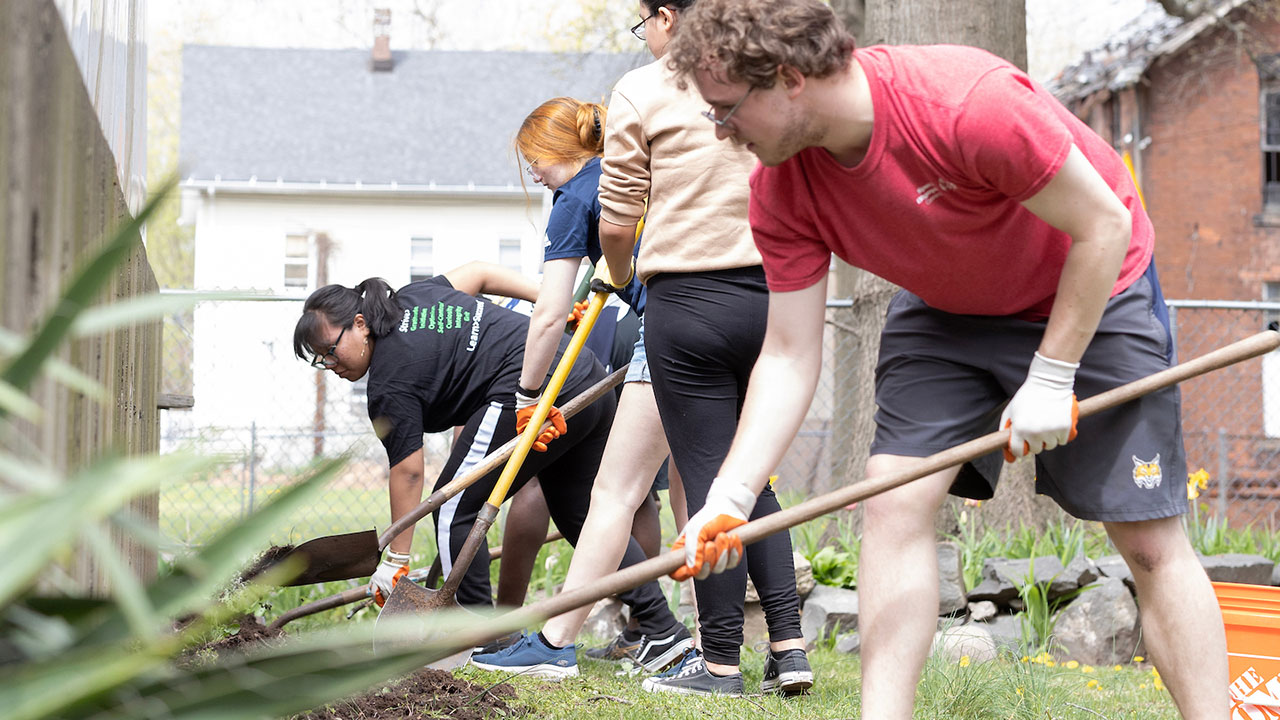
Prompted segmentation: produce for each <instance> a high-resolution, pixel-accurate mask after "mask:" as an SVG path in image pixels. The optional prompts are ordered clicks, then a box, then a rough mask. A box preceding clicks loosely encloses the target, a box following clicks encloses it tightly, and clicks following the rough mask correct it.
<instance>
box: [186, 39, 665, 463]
mask: <svg viewBox="0 0 1280 720" xmlns="http://www.w3.org/2000/svg"><path fill="white" fill-rule="evenodd" d="M376 52H377V51H375V56H372V57H371V55H370V54H369V53H368V52H365V51H361V50H313V49H261V48H239V47H212V46H187V47H186V48H185V49H184V53H183V96H182V135H181V150H180V167H181V172H182V175H183V177H184V180H183V182H182V203H183V209H182V214H183V218H184V220H185V221H186V222H191V223H194V225H195V287H196V289H197V290H215V289H216V290H241V291H252V292H256V293H265V294H271V295H273V296H277V297H280V296H283V297H288V298H295V299H296V300H294V301H292V302H282V301H278V300H277V301H273V302H268V301H263V302H216V303H203V304H201V305H200V306H199V307H198V308H197V310H196V313H195V327H194V331H193V333H192V338H193V340H192V342H193V351H194V388H193V392H194V397H195V407H194V408H193V410H192V411H191V413H190V414H184V415H183V416H181V417H174V418H170V422H171V423H181V424H182V425H183V426H184V427H186V428H188V429H189V431H190V432H195V431H196V429H198V431H199V433H200V434H202V435H203V436H205V437H206V438H209V437H211V436H214V435H217V436H218V437H220V438H221V439H222V441H223V442H224V443H230V445H229V446H227V449H228V450H229V451H236V452H239V451H241V450H243V449H245V448H249V447H250V446H252V447H253V450H254V453H255V455H256V459H255V462H257V461H258V459H260V460H261V462H262V463H263V464H264V466H271V465H275V466H279V467H287V466H293V467H296V466H297V465H300V464H302V463H303V462H305V461H306V460H308V459H309V458H310V457H311V456H313V455H315V454H317V452H318V451H320V450H322V449H323V450H324V451H325V452H329V451H333V450H342V449H345V448H346V447H347V445H348V444H349V440H348V438H353V437H356V436H361V437H363V439H364V442H365V443H366V445H367V444H368V440H369V438H370V434H369V423H368V420H367V418H366V417H365V415H364V403H363V399H362V397H360V395H359V393H360V388H359V387H355V388H353V387H352V386H351V385H350V384H348V383H346V382H345V381H343V380H340V379H337V378H334V377H332V375H331V374H330V373H323V374H320V373H317V372H316V371H312V370H310V369H309V368H307V367H306V365H305V364H304V363H303V362H301V361H299V360H298V359H297V358H295V357H294V356H293V352H292V331H293V325H294V323H295V321H296V320H297V316H298V313H299V311H300V308H301V303H300V299H301V298H304V297H305V296H306V295H307V294H308V293H309V292H310V291H311V290H314V289H315V288H316V287H318V286H319V285H322V284H325V283H327V282H336V283H342V284H344V285H354V284H355V283H357V282H359V281H360V280H363V279H364V278H366V277H369V276H381V277H384V278H386V279H387V280H388V281H389V282H390V283H391V285H392V286H399V285H402V284H405V283H408V282H409V281H410V280H411V279H418V278H421V277H426V276H430V275H432V274H434V273H436V272H440V271H443V270H447V269H449V268H451V267H454V266H456V265H459V264H462V263H464V262H467V261H469V260H487V261H491V262H499V263H502V264H505V265H509V266H511V267H513V268H517V269H519V270H521V271H522V272H524V273H526V274H528V275H536V274H537V273H538V271H539V267H540V265H541V252H542V243H541V236H542V230H543V228H542V225H543V223H544V221H545V217H546V212H547V209H548V208H549V205H550V194H549V193H546V192H545V191H543V189H542V188H541V187H540V186H537V185H532V184H531V185H530V186H529V187H528V188H527V192H526V188H525V187H523V186H522V185H521V175H522V173H523V164H522V163H521V162H518V160H517V158H516V156H515V151H514V150H513V148H512V141H513V139H514V136H515V133H516V131H517V129H518V128H519V126H520V123H521V121H522V120H523V119H524V117H525V116H526V115H527V114H528V113H529V112H530V111H532V110H533V109H534V108H535V107H537V106H538V105H539V104H540V103H542V102H543V101H545V100H548V99H550V98H553V97H556V96H561V95H567V96H572V97H577V98H580V99H584V100H595V101H603V100H604V99H605V98H607V96H608V93H609V91H610V88H611V86H612V84H613V83H614V82H615V81H616V80H617V79H618V78H619V77H620V76H621V75H622V74H623V73H625V72H626V71H627V70H629V69H631V68H633V67H637V66H638V65H640V64H642V63H643V62H645V60H646V59H645V58H642V57H640V56H637V55H580V54H574V55H562V54H552V53H517V52H438V51H421V52H395V53H385V54H383V55H382V57H380V58H379V57H376ZM318 375H320V376H321V377H320V378H319V379H318V378H317V376H318ZM324 376H327V377H324ZM178 430H179V429H178V428H175V427H170V428H167V429H166V437H169V438H171V439H172V438H174V437H176V436H178V435H182V434H184V433H181V432H177V431H178ZM314 436H322V437H323V438H324V439H323V440H320V441H317V440H316V439H315V437H314ZM369 457H370V459H371V460H374V459H385V458H384V457H383V456H382V451H381V449H380V448H379V447H376V443H375V444H374V447H372V448H371V449H370V450H369Z"/></svg>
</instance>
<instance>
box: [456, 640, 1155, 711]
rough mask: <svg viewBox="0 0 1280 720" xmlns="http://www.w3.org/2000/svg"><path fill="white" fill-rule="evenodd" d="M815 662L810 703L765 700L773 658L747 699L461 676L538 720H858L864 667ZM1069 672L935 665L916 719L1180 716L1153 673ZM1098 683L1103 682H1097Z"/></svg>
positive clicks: (937, 661) (837, 660) (582, 680)
mask: <svg viewBox="0 0 1280 720" xmlns="http://www.w3.org/2000/svg"><path fill="white" fill-rule="evenodd" d="M810 659H811V661H812V663H813V666H814V671H815V673H816V675H817V682H816V684H815V686H814V688H813V690H812V691H811V692H810V693H809V694H808V695H805V696H802V697H793V698H782V697H775V696H763V695H759V694H758V688H759V686H760V668H761V665H762V664H763V661H764V660H763V656H762V655H760V654H758V653H755V652H751V651H749V650H745V649H744V650H743V655H742V663H743V670H744V678H745V680H746V686H747V689H748V692H749V693H752V694H751V695H749V696H748V697H746V698H739V699H733V698H694V697H685V696H675V695H654V694H650V693H646V692H644V691H643V690H641V689H640V679H639V678H638V677H617V676H615V675H614V671H615V668H614V666H607V665H600V664H595V663H587V662H580V663H579V669H580V670H581V671H582V675H581V676H580V677H578V678H573V679H568V680H563V681H560V682H558V683H556V682H547V681H542V680H537V679H533V678H523V677H512V676H510V675H509V674H504V673H490V672H484V671H481V670H477V669H475V668H473V667H471V666H467V667H465V668H463V669H461V670H458V671H456V674H457V675H458V676H459V677H463V678H465V679H467V680H470V681H472V682H475V683H477V684H480V685H483V686H489V685H492V684H495V683H498V682H502V681H506V682H509V683H510V684H511V685H513V686H514V687H515V688H516V690H517V693H518V696H517V699H516V701H515V702H514V704H515V705H517V706H520V705H522V706H524V707H525V709H526V710H528V712H529V713H530V714H531V715H532V716H534V717H538V718H556V719H564V720H569V719H576V718H583V719H585V718H601V717H606V718H611V717H618V718H625V719H626V720H650V719H652V720H659V719H665V718H708V717H712V718H716V719H717V720H731V719H734V718H760V717H777V718H858V717H860V716H861V715H860V709H859V702H860V692H861V680H860V662H859V659H858V657H857V656H856V655H844V654H841V653H837V652H835V651H833V650H827V649H823V648H819V649H817V650H815V651H814V652H813V653H812V654H811V655H810ZM1084 670H1085V668H1081V667H1076V668H1071V669H1068V668H1066V667H1064V666H1062V665H1056V666H1053V667H1049V666H1047V665H1044V664H1040V663H1034V662H1021V661H1020V659H1018V658H1013V657H1012V656H1005V657H1003V658H1001V659H999V660H996V661H994V662H990V663H983V664H970V665H965V666H962V665H961V664H959V663H953V662H947V661H944V660H942V659H941V658H937V657H935V658H931V659H930V661H929V662H928V663H927V664H926V666H925V671H924V674H923V676H922V678H921V682H920V685H919V686H918V688H917V692H916V710H915V717H917V718H928V719H929V720H933V719H935V718H947V719H948V720H968V719H971V718H972V719H974V720H978V719H981V720H986V719H988V718H989V719H991V720H997V719H1000V720H1003V719H1017V720H1022V719H1025V720H1045V719H1048V718H1052V719H1054V720H1086V719H1095V720H1096V718H1097V717H1099V715H1101V716H1103V717H1107V718H1113V719H1118V718H1136V719H1138V720H1157V719H1161V720H1163V719H1164V718H1177V717H1178V714H1177V711H1176V710H1175V708H1174V706H1173V701H1172V699H1171V698H1170V697H1169V694H1168V692H1167V691H1165V690H1163V689H1157V688H1156V687H1155V684H1154V678H1153V676H1152V675H1151V673H1150V671H1149V670H1147V669H1145V668H1143V667H1139V666H1123V667H1121V668H1120V669H1119V670H1117V669H1114V668H1096V669H1094V668H1088V670H1090V672H1085V671H1084ZM1090 681H1093V684H1092V685H1091V684H1090Z"/></svg>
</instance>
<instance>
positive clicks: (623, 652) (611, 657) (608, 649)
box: [582, 632, 644, 662]
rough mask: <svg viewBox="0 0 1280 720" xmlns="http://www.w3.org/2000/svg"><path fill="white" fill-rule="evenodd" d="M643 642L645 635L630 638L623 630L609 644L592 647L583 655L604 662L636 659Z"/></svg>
mask: <svg viewBox="0 0 1280 720" xmlns="http://www.w3.org/2000/svg"><path fill="white" fill-rule="evenodd" d="M643 644H644V636H643V635H641V636H640V637H639V638H637V639H635V640H630V639H628V638H627V637H626V633H625V632H621V633H618V636H617V637H615V638H614V639H613V640H612V641H610V643H609V644H608V645H605V646H604V647H599V648H590V649H588V650H587V651H586V652H584V653H582V656H583V657H585V658H586V659H588V660H600V661H603V662H619V661H626V660H634V659H635V657H636V653H638V652H640V646H641V645H643Z"/></svg>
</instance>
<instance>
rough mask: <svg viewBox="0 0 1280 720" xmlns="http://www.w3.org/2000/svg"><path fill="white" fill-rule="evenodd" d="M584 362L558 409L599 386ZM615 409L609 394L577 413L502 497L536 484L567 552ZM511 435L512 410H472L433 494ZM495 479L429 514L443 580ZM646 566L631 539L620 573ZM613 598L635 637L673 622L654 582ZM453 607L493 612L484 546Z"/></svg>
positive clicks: (583, 515) (597, 375) (597, 374)
mask: <svg viewBox="0 0 1280 720" xmlns="http://www.w3.org/2000/svg"><path fill="white" fill-rule="evenodd" d="M587 359H590V361H591V362H592V363H593V364H594V369H593V371H592V373H591V376H590V378H589V379H588V381H587V382H586V383H584V384H583V387H580V388H573V389H572V390H570V389H566V390H565V391H564V392H563V393H562V399H561V400H558V401H557V404H558V405H563V404H564V403H565V402H567V401H568V400H569V399H570V398H572V397H573V395H575V394H577V392H580V391H582V390H585V389H586V388H587V387H589V386H590V385H591V384H594V383H596V382H598V381H600V380H602V379H604V377H605V372H604V369H603V368H602V367H601V366H600V364H599V362H598V361H596V360H595V358H594V357H593V356H591V355H590V354H589V353H584V354H583V355H582V356H581V357H580V358H579V362H583V361H586V360H587ZM616 409H617V399H616V398H615V397H614V394H613V393H605V395H604V396H602V397H601V398H600V399H599V400H597V401H595V402H594V403H592V404H591V405H590V406H589V407H587V408H586V409H584V410H583V411H582V412H580V413H578V414H577V415H575V416H573V417H572V418H569V420H568V421H567V425H568V432H567V433H565V434H564V435H563V436H562V437H560V438H558V439H556V440H554V441H552V442H550V443H548V444H547V451H546V452H545V453H540V452H532V451H531V452H530V453H529V456H528V457H527V458H526V459H525V461H524V463H523V465H522V466H521V468H520V472H519V473H518V474H517V475H516V479H515V482H514V483H512V485H511V489H510V491H509V492H508V493H507V497H511V496H512V495H515V494H516V492H517V491H518V490H519V489H520V488H521V487H523V486H524V484H525V483H526V482H528V481H529V479H530V478H532V477H534V476H537V478H538V480H539V482H540V484H541V485H542V493H543V495H545V496H546V499H547V508H548V509H549V510H550V511H551V519H552V520H554V521H555V524H556V527H557V528H558V529H559V530H560V532H561V533H562V534H563V535H564V537H565V539H566V540H568V541H569V543H570V544H571V545H574V546H577V544H578V535H579V533H581V531H582V524H583V523H584V522H586V519H587V510H588V508H589V507H590V506H591V486H592V484H593V483H594V482H595V477H596V471H597V470H598V469H599V467H600V456H601V455H602V454H603V452H604V445H605V441H606V439H608V436H609V426H610V425H611V424H612V422H613V413H614V411H615V410H616ZM515 435H516V414H515V410H514V409H513V408H511V407H503V406H502V404H500V403H497V402H494V403H490V404H489V405H486V406H484V407H481V408H479V409H478V410H476V412H475V413H474V414H473V415H472V416H471V418H470V419H469V420H468V421H467V424H466V425H465V426H464V428H463V430H462V434H461V435H459V436H458V439H457V441H456V442H455V443H454V446H453V452H452V454H450V456H449V461H448V462H447V463H446V464H445V466H444V470H443V471H441V473H440V477H439V478H438V479H437V480H436V485H435V487H436V489H439V488H440V487H442V486H444V485H445V484H446V483H448V482H449V481H450V480H452V479H453V478H455V477H457V476H459V475H462V474H464V473H466V472H467V471H468V470H469V469H470V468H471V467H473V466H474V465H475V464H476V463H477V462H478V461H479V460H480V459H482V458H483V457H484V456H485V455H487V454H489V452H491V451H492V450H493V449H495V448H498V447H500V446H501V445H502V444H503V443H505V442H507V441H508V440H510V439H511V438H513V437H515ZM501 474H502V468H501V467H499V468H498V469H496V470H494V471H493V472H492V473H490V474H488V475H486V476H485V477H484V478H483V479H481V480H480V481H478V482H476V483H475V484H473V485H472V486H471V487H469V488H467V489H466V490H463V491H462V492H461V493H459V494H458V495H456V496H454V497H453V498H452V499H450V500H449V502H447V503H445V504H444V506H443V507H441V508H440V510H439V511H437V512H436V513H435V523H436V538H437V541H438V543H439V545H440V547H448V548H449V552H448V553H447V554H445V555H442V557H441V568H442V570H443V572H444V575H445V576H446V577H447V576H448V574H449V572H450V570H451V569H452V567H453V558H455V557H457V555H458V553H459V552H461V551H462V545H463V543H464V542H466V539H467V535H468V533H470V532H471V527H472V525H474V524H475V519H476V515H477V513H479V512H480V508H482V507H483V506H484V504H485V502H486V501H487V500H488V499H489V493H491V492H493V488H494V485H496V484H497V482H498V477H499V476H500V475H501ZM645 559H646V558H645V554H644V551H643V550H641V549H640V546H639V545H638V544H636V541H635V539H634V538H632V539H629V540H628V544H627V551H626V553H625V554H624V555H623V559H622V565H621V567H627V566H630V565H634V564H636V563H638V562H642V561H644V560H645ZM619 598H620V599H621V600H622V601H623V602H625V603H626V604H627V605H628V606H629V607H630V608H631V614H632V616H633V617H635V618H636V619H637V621H638V622H639V623H640V630H641V632H644V633H647V634H651V635H653V634H660V633H662V632H663V631H665V630H668V629H670V628H671V627H672V626H673V625H674V624H675V623H676V619H675V616H674V615H672V614H671V610H670V608H668V607H667V602H666V598H665V597H664V596H663V594H662V590H661V589H660V588H659V587H658V583H657V582H649V583H646V584H644V585H641V586H640V587H638V588H635V589H634V590H630V591H628V592H626V593H623V594H621V595H619ZM458 602H459V603H460V604H462V605H464V606H481V607H492V605H493V595H492V590H491V589H490V585H489V554H488V546H487V545H484V546H481V548H480V551H479V552H477V553H476V557H475V560H473V561H472V563H471V566H470V567H468V568H467V572H466V575H465V576H464V578H463V581H462V585H461V586H460V587H459V588H458Z"/></svg>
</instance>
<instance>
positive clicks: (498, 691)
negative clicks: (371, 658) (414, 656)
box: [294, 669, 526, 720]
mask: <svg viewBox="0 0 1280 720" xmlns="http://www.w3.org/2000/svg"><path fill="white" fill-rule="evenodd" d="M515 694H516V693H515V690H514V689H513V688H512V687H511V686H510V685H506V684H502V685H497V686H494V687H490V688H485V687H484V686H481V685H476V684H475V683H470V682H467V681H466V680H462V679H459V678H456V677H454V676H453V675H450V674H449V673H447V672H445V671H443V670H431V669H424V670H419V671H417V672H415V673H414V674H412V675H410V676H408V677H406V678H404V679H402V680H397V681H396V682H394V683H392V684H390V685H387V686H385V687H383V688H379V689H378V690H375V691H373V692H370V693H367V694H364V695H358V696H356V697H353V698H348V699H346V700H341V701H338V702H336V703H333V704H331V705H329V706H327V707H325V708H322V709H319V710H312V711H311V712H308V713H305V714H303V715H298V716H295V718H294V720H426V719H427V718H450V719H452V720H485V719H486V718H507V717H520V716H523V715H525V713H526V711H525V710H524V709H523V708H513V707H511V706H509V705H508V704H507V701H508V700H514V699H515Z"/></svg>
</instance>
